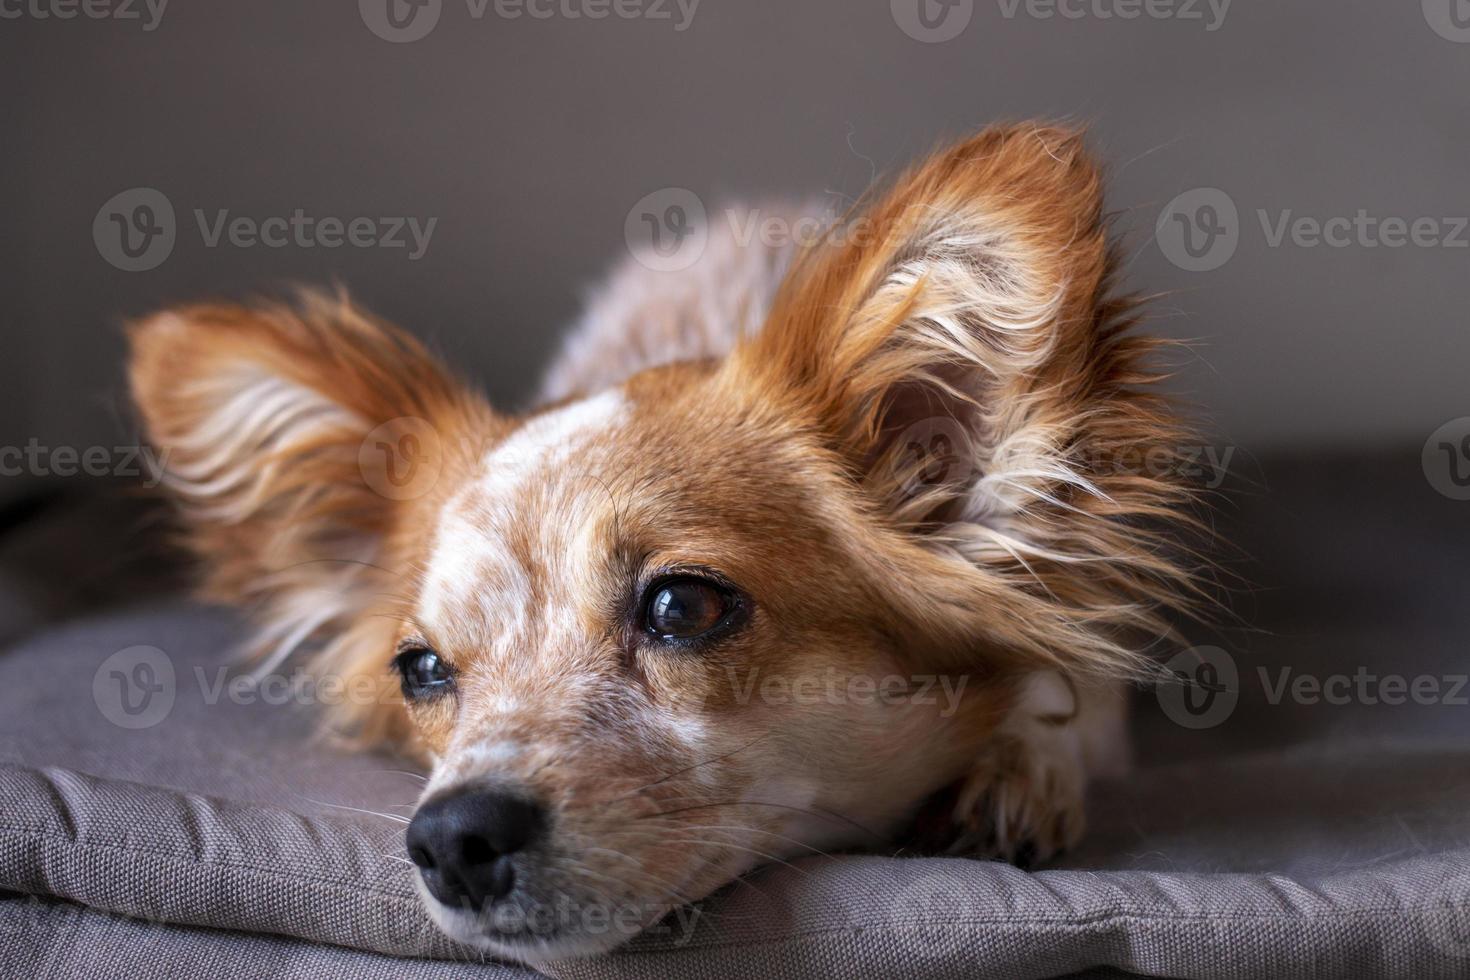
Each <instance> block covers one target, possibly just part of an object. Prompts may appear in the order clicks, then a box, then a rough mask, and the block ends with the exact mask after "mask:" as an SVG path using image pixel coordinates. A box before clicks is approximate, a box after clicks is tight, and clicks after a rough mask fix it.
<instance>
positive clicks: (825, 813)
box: [637, 800, 887, 841]
mask: <svg viewBox="0 0 1470 980" xmlns="http://www.w3.org/2000/svg"><path fill="white" fill-rule="evenodd" d="M724 806H765V807H774V808H776V809H780V810H791V811H793V812H795V813H802V814H805V815H807V816H809V817H820V818H822V819H825V820H833V821H838V822H841V823H844V824H847V825H848V826H849V827H853V828H855V829H857V830H861V831H862V832H863V833H864V834H867V835H868V836H869V837H872V838H873V839H874V840H879V841H886V840H887V838H886V837H884V835H882V834H879V833H877V832H876V831H873V830H869V829H868V828H867V827H864V826H863V825H862V824H860V823H858V822H857V821H855V820H853V819H851V818H849V817H845V816H843V815H842V814H840V813H834V812H832V811H829V810H816V809H808V808H806V807H799V806H792V805H790V804H788V803H766V802H762V801H760V800H729V801H726V802H723V803H700V804H696V805H693V806H686V807H678V808H676V809H673V810H660V811H659V812H658V813H650V814H646V815H644V816H641V817H638V818H637V819H639V820H653V819H655V818H657V817H671V816H674V815H676V814H680V813H689V812H692V811H694V810H710V809H714V808H715V807H724Z"/></svg>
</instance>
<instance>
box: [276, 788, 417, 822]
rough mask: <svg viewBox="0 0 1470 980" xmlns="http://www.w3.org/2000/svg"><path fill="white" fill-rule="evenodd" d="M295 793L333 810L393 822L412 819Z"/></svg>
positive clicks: (309, 801) (310, 801)
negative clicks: (348, 811)
mask: <svg viewBox="0 0 1470 980" xmlns="http://www.w3.org/2000/svg"><path fill="white" fill-rule="evenodd" d="M295 795H297V796H298V797H300V798H301V799H303V800H305V801H306V802H308V803H315V804H316V805H317V806H329V807H331V808H333V809H334V810H350V811H352V812H353V813H365V814H367V815H368V816H372V817H382V818H384V819H385V820H392V821H394V822H395V823H403V824H406V823H412V821H411V820H410V819H409V818H408V817H405V816H402V815H400V814H397V813H383V812H382V811H381V810H368V809H365V808H363V807H360V806H347V805H346V804H345V803H329V802H328V801H326V800H314V799H312V798H311V797H309V796H302V795H301V794H300V793H297V794H295Z"/></svg>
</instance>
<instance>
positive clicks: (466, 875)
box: [408, 789, 545, 909]
mask: <svg viewBox="0 0 1470 980" xmlns="http://www.w3.org/2000/svg"><path fill="white" fill-rule="evenodd" d="M544 823H545V817H544V815H543V814H542V812H541V808H540V807H538V806H537V805H536V804H534V803H531V802H529V801H528V800H526V799H524V798H522V797H519V796H513V795H511V794H509V793H505V792H501V791H499V790H487V789H464V790H456V791H452V792H450V793H448V794H446V795H443V796H437V797H435V798H434V799H431V800H429V801H428V802H427V803H425V804H424V805H423V806H421V807H419V811H418V813H416V814H414V817H413V820H412V821H410V822H409V825H408V856H409V857H410V858H412V859H413V863H414V864H416V865H418V868H419V871H420V873H421V874H422V875H423V879H424V884H425V885H426V886H427V887H428V889H429V892H430V893H431V894H432V895H433V896H434V897H435V898H437V899H438V900H439V901H441V902H443V903H444V904H446V905H451V906H454V907H456V908H463V907H465V906H468V907H469V908H471V909H479V908H481V907H482V906H484V905H486V904H487V903H489V902H493V901H495V900H496V899H498V898H503V897H505V895H506V894H508V893H509V892H510V890H511V889H512V888H513V887H515V875H516V873H515V868H514V866H513V865H512V863H511V859H510V856H511V855H512V854H514V853H515V852H517V851H519V850H521V849H522V848H524V847H526V846H527V845H528V844H530V843H531V841H533V840H534V839H535V838H536V835H537V834H538V833H540V831H541V827H542V825H543V824H544Z"/></svg>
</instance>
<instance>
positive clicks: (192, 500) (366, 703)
mask: <svg viewBox="0 0 1470 980" xmlns="http://www.w3.org/2000/svg"><path fill="white" fill-rule="evenodd" d="M798 217H799V215H798V214H797V213H791V214H788V215H786V216H785V218H783V220H791V221H793V222H795V221H796V220H797V219H798ZM737 224H740V222H734V221H732V222H730V223H729V225H730V227H729V228H723V227H719V226H718V223H716V225H712V227H711V228H710V229H709V230H708V241H707V242H706V244H705V247H704V252H703V254H702V255H701V257H700V258H699V260H698V262H696V263H694V264H693V265H692V266H691V267H690V268H688V269H686V270H683V271H660V270H659V269H657V268H650V267H649V264H645V263H639V262H638V261H635V260H629V261H628V262H627V263H626V264H625V265H624V266H622V267H620V268H619V269H617V270H616V271H615V273H614V274H613V276H612V277H611V278H610V280H609V281H608V282H607V283H606V284H605V285H604V286H603V287H602V288H601V289H600V290H599V291H598V292H596V293H595V294H594V295H593V300H592V302H591V303H590V304H589V307H588V309H587V312H586V313H585V315H584V317H583V318H582V320H581V321H580V323H579V324H578V326H577V328H576V330H575V331H574V332H573V333H572V334H571V336H570V338H569V341H568V343H567V345H566V347H565V349H564V352H563V354H562V356H561V358H560V359H559V361H558V363H557V364H556V365H555V366H554V367H553V369H552V370H551V371H550V372H549V375H548V380H547V382H546V385H545V387H544V391H543V394H544V398H543V401H542V403H541V405H542V407H540V408H538V409H536V410H535V411H532V412H529V413H527V414H524V415H509V414H503V413H501V412H498V411H496V410H495V409H493V408H491V407H490V405H489V404H488V403H487V402H486V401H485V400H483V399H482V398H481V396H480V395H478V394H477V393H475V392H474V391H473V390H471V389H470V388H469V387H467V386H466V385H464V384H462V383H461V382H460V381H459V380H457V379H456V377H455V376H454V374H453V373H451V372H450V371H449V370H446V369H445V367H444V366H442V365H441V364H440V363H438V362H437V361H436V360H435V359H434V358H433V357H431V356H430V355H429V353H427V351H426V350H425V348H424V347H423V346H421V345H420V344H419V343H418V342H417V341H415V340H414V339H413V338H411V337H410V336H408V335H407V334H405V333H403V332H400V331H399V330H397V329H395V328H393V327H390V326H388V325H387V324H384V323H381V322H379V321H377V320H374V319H372V318H371V317H369V316H368V315H366V314H364V313H363V312H361V311H359V310H357V309H355V308H354V307H353V306H352V305H350V304H349V303H348V301H347V300H346V299H345V298H342V297H337V296H325V295H310V296H307V297H306V298H305V299H304V300H302V301H301V302H300V303H298V304H295V305H293V306H284V305H258V306H254V307H248V308H247V307H239V306H232V305H204V306H191V307H186V308H181V309H177V310H173V311H169V312H164V313H160V314H157V315H155V316H152V317H149V318H147V319H145V320H144V321H142V322H139V323H137V324H136V325H134V326H133V327H132V329H131V332H130V336H131V342H132V361H131V381H132V390H133V393H134V396H135V399H136V402H137V404H138V406H139V408H140V410H141V414H142V418H143V422H144V425H145V426H146V429H147V433H148V436H149V438H150V439H151V440H152V441H153V442H154V443H155V444H157V445H158V446H159V447H160V448H164V449H166V450H167V455H166V457H165V458H166V459H167V461H168V463H167V474H166V486H167V487H168V488H169V489H170V490H171V493H172V495H173V496H174V497H175V498H176V500H177V501H178V503H179V505H180V509H181V513H182V518H183V523H184V526H185V528H186V529H187V537H188V541H189V543H190V545H191V546H192V548H193V549H194V551H195V552H196V553H197V554H198V555H199V556H200V558H201V559H202V562H203V564H204V566H205V567H206V569H207V574H206V575H205V581H206V587H205V594H206V595H207V596H208V597H210V598H213V599H218V600H223V601H227V602H230V603H235V604H240V605H244V606H246V607H248V608H249V609H250V610H251V611H252V614H253V615H254V616H255V617H256V618H257V619H258V621H259V623H260V631H259V634H258V637H257V641H258V642H256V643H255V644H254V647H255V649H257V650H258V655H259V656H260V657H261V658H262V662H263V663H264V664H265V665H266V666H267V667H270V666H273V665H274V664H276V663H279V662H280V661H281V659H282V658H284V657H286V656H289V655H291V654H292V652H293V651H296V650H297V649H298V648H309V649H311V650H312V651H314V659H313V661H312V662H313V663H314V664H315V665H316V667H317V668H318V669H319V670H321V671H323V672H325V673H330V674H333V675H336V676H339V677H346V678H348V679H354V680H361V681H362V683H363V684H364V685H366V686H368V687H369V688H371V689H372V690H373V692H374V693H373V695H372V696H370V697H362V698H356V699H353V703H352V704H350V705H348V706H346V708H345V709H344V711H345V716H341V715H338V716H335V717H337V720H338V721H340V722H342V723H344V725H345V726H347V727H350V728H351V729H352V730H354V731H355V732H356V733H357V734H358V735H359V736H360V737H361V738H362V739H363V740H365V741H366V742H373V743H380V744H381V743H385V742H386V743H388V744H391V745H393V746H395V747H396V748H398V749H400V750H402V751H405V752H410V753H414V754H416V755H418V756H420V757H421V758H422V759H423V760H424V762H425V764H426V765H427V766H428V767H429V770H428V771H429V778H428V781H427V783H426V785H425V788H424V792H423V796H422V799H421V800H420V803H419V806H418V808H417V812H416V814H415V816H414V818H413V821H412V823H411V824H410V825H409V828H408V835H407V850H408V854H409V856H410V857H411V859H412V861H413V863H414V864H415V865H416V878H417V881H418V883H419V888H420V892H421V894H422V898H423V902H424V904H425V905H426V906H427V908H428V910H429V912H430V914H431V916H432V917H433V919H434V920H435V921H436V922H437V923H438V924H439V925H440V926H441V927H442V928H443V930H444V931H445V932H446V933H448V934H449V935H450V936H452V937H454V938H456V939H459V940H463V941H465V942H468V943H471V944H475V945H477V946H479V947H481V948H483V949H486V950H489V951H492V952H494V953H496V954H498V955H502V956H506V957H512V958H517V959H521V960H525V961H529V962H541V961H545V960H550V959H555V958H559V957H563V956H571V955H581V954H587V953H592V952H597V951H600V950H605V949H608V948H610V947H612V946H615V945H617V943H618V942H619V941H621V940H623V939H625V938H627V936H628V935H630V934H633V933H635V932H637V931H638V930H639V929H641V928H644V927H646V926H648V925H649V924H651V923H653V922H655V921H657V920H659V919H660V918H661V917H662V916H664V915H666V914H667V913H668V912H669V911H670V910H671V909H673V908H676V907H678V906H679V905H681V904H683V903H686V902H691V901H694V900H697V899H700V898H702V897H704V896H705V895H707V894H709V893H710V892H711V891H713V890H715V889H717V888H719V887H720V886H722V885H725V884H727V883H729V882H731V881H732V880H734V879H735V878H737V877H738V876H740V875H742V874H745V873H746V872H748V871H750V870H751V869H752V868H754V867H756V866H758V865H760V864H761V863H763V862H765V861H767V860H773V859H784V858H789V857H791V856H793V855H800V854H806V853H811V852H812V851H814V850H824V851H826V850H831V849H834V848H867V849H873V848H881V847H885V846H887V847H892V846H894V844H895V843H903V842H906V841H912V840H914V839H915V838H916V837H918V836H922V838H923V839H924V841H925V843H926V845H927V846H939V847H941V848H943V849H947V850H949V851H951V852H953V853H962V854H972V855H980V856H988V857H1000V858H1004V859H1008V860H1016V861H1027V860H1037V859H1044V858H1046V857H1047V856H1049V855H1051V854H1054V853H1055V852H1057V851H1058V850H1060V849H1062V848H1064V847H1066V846H1067V845H1069V844H1071V843H1073V842H1075V841H1076V840H1077V838H1078V836H1079V835H1080V834H1081V832H1082V829H1083V801H1084V790H1085V787H1086V784H1087V781H1088V780H1089V779H1090V778H1093V777H1095V776H1097V775H1098V774H1100V773H1102V774H1117V773H1119V772H1121V771H1122V770H1123V769H1124V768H1125V767H1126V765H1127V759H1128V749H1127V743H1126V740H1125V724H1124V722H1125V719H1124V704H1125V700H1124V697H1123V692H1124V688H1125V685H1124V684H1122V683H1121V681H1122V680H1123V679H1126V678H1128V677H1130V676H1136V675H1137V673H1138V672H1139V671H1140V670H1142V669H1144V665H1145V664H1147V663H1148V660H1149V653H1150V648H1151V647H1152V646H1153V645H1155V644H1156V643H1158V642H1159V641H1160V640H1161V638H1167V637H1169V636H1170V635H1171V634H1170V626H1169V622H1168V618H1169V617H1168V616H1167V612H1168V610H1169V609H1170V608H1171V607H1174V606H1176V605H1178V604H1179V599H1180V597H1181V596H1183V597H1188V596H1189V595H1190V594H1191V592H1192V590H1193V589H1194V584H1193V582H1194V579H1193V578H1192V576H1191V574H1190V572H1189V570H1188V569H1187V568H1186V567H1185V564H1186V563H1185V562H1184V561H1183V560H1182V559H1181V558H1178V557H1171V556H1172V555H1178V554H1180V552H1179V551H1178V549H1176V548H1175V547H1174V545H1175V541H1174V538H1175V536H1176V534H1175V532H1176V531H1177V530H1178V529H1180V528H1181V527H1183V526H1184V525H1186V524H1188V523H1189V521H1190V518H1189V517H1188V514H1189V512H1190V507H1189V504H1190V501H1191V499H1192V491H1191V489H1190V488H1189V487H1188V486H1186V485H1185V484H1184V482H1183V481H1182V480H1180V479H1177V478H1176V476H1175V474H1177V473H1178V472H1179V471H1178V470H1177V469H1174V468H1170V467H1158V466H1150V467H1138V466H1129V465H1118V461H1119V460H1127V459H1137V458H1139V454H1140V449H1141V447H1147V448H1148V449H1150V451H1156V452H1163V453H1167V452H1169V450H1170V448H1171V447H1178V446H1181V445H1183V444H1184V442H1186V441H1187V440H1185V439H1184V438H1183V436H1182V433H1181V431H1180V425H1179V422H1178V421H1177V418H1176V414H1175V413H1174V412H1173V411H1172V410H1171V409H1170V407H1169V404H1168V403H1167V401H1166V400H1165V399H1163V398H1162V397H1161V396H1160V395H1159V394H1158V393H1157V392H1156V391H1155V390H1154V388H1155V385H1154V382H1155V381H1156V380H1157V374H1156V372H1155V369H1154V368H1153V367H1151V362H1152V360H1153V356H1152V355H1153V352H1154V350H1155V348H1156V347H1157V346H1158V343H1159V342H1158V341H1155V340H1150V339H1148V338H1147V337H1142V336H1139V335H1137V334H1136V333H1135V332H1134V330H1133V329H1132V328H1133V326H1134V320H1135V313H1134V309H1135V306H1134V304H1133V303H1131V302H1130V301H1129V300H1128V299H1127V298H1125V297H1119V296H1116V295H1114V294H1113V291H1112V287H1111V279H1112V275H1111V273H1112V269H1113V259H1112V251H1111V249H1110V245H1109V241H1108V234H1107V228H1106V220H1105V217H1104V214H1103V210H1102V194H1101V184H1100V180H1099V175H1098V171H1097V169H1096V168H1095V166H1094V165H1093V164H1092V163H1091V161H1090V160H1089V158H1088V156H1087V155H1086V153H1085V151H1084V148H1083V145H1082V140H1081V138H1080V136H1079V135H1078V134H1077V133H1075V132H1071V131H1068V130H1065V129H1061V128H1055V127H1047V126H1040V125H1022V126H1007V127H997V128H993V129H989V130H986V131H984V132H982V133H981V134H979V135H978V136H975V137H973V138H971V139H968V140H966V141H964V142H961V143H959V144H957V145H954V146H951V147H949V148H947V149H944V150H942V151H941V152H938V153H936V154H934V155H933V156H931V157H930V158H929V159H927V160H925V161H924V162H923V163H921V164H920V165H918V166H916V167H914V168H913V169H911V170H910V171H908V172H907V173H906V174H904V175H903V176H901V177H900V178H899V179H898V180H896V181H894V182H893V183H892V184H891V185H890V186H889V187H888V188H887V189H886V190H885V191H881V192H876V193H874V194H872V195H871V196H870V197H869V199H868V200H867V201H866V203H865V204H864V205H863V206H860V207H858V208H855V209H854V210H853V211H852V212H851V213H849V214H847V215H844V216H842V217H841V218H839V219H837V220H835V221H832V222H831V223H829V224H828V225H827V226H826V227H825V228H824V230H823V231H822V233H821V234H819V235H815V236H810V240H807V241H803V242H795V243H793V242H790V241H787V242H775V243H773V242H771V241H770V240H769V239H770V236H749V235H746V236H744V237H745V239H746V240H745V241H741V240H740V238H741V237H742V236H740V235H738V234H736V233H735V231H734V230H733V229H735V227H736V225H737ZM745 226H746V227H749V225H748V223H746V224H745ZM792 237H795V236H792ZM390 678H391V681H390V680H389V679H390ZM380 688H381V689H382V693H380V692H379V689H380ZM558 903H561V907H567V906H568V904H569V905H570V906H571V907H579V908H583V909H589V908H594V907H596V908H601V909H604V910H605V911H608V912H610V913H611V914H613V915H614V916H619V915H620V916H622V917H623V918H622V920H621V921H624V922H625V923H627V928H626V929H622V930H617V929H611V930H609V929H592V928H590V927H588V925H587V920H586V918H585V917H583V918H578V917H576V916H571V917H561V918H559V919H557V920H556V921H555V922H554V923H553V924H552V925H545V922H546V920H545V918H544V917H538V916H537V915H536V914H535V913H536V911H537V910H538V909H544V908H547V907H553V906H556V905H557V904H558Z"/></svg>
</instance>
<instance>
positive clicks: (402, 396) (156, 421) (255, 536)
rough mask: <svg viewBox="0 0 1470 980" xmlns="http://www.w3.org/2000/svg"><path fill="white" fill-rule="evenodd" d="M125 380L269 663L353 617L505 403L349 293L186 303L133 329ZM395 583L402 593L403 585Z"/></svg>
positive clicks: (217, 592) (209, 564)
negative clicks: (492, 399) (467, 384)
mask: <svg viewBox="0 0 1470 980" xmlns="http://www.w3.org/2000/svg"><path fill="white" fill-rule="evenodd" d="M129 339H130V342H131V347H132V358H131V363H130V370H129V373H130V380H131V386H132V393H133V397H134V400H135V402H136V404H137V406H138V409H139V411H140V413H141V415H142V421H143V424H144V427H145V429H146V430H147V436H148V438H149V440H150V441H151V443H152V444H153V445H154V446H155V447H156V451H157V454H158V458H159V460H160V462H161V464H162V469H163V481H164V486H165V487H166V488H167V489H168V490H169V491H170V492H171V495H172V496H173V497H174V498H175V499H176V500H177V502H178V503H179V505H180V509H181V512H182V517H183V522H184V525H185V531H186V534H187V540H188V543H189V545H190V546H191V547H192V549H193V550H194V551H195V552H196V553H197V554H198V555H199V557H200V558H201V559H202V563H203V565H204V586H205V588H204V592H205V594H206V595H207V596H208V597H210V598H214V599H217V600H220V601H225V602H230V603H236V604H249V605H252V606H253V607H255V611H256V612H257V614H258V615H259V616H260V618H261V619H262V621H263V622H265V623H266V629H265V631H264V635H263V636H262V638H261V640H262V644H261V647H262V648H261V650H260V653H261V654H262V655H264V656H266V657H267V664H268V665H269V664H274V663H275V662H278V661H279V659H280V658H282V657H284V656H285V655H287V654H289V653H290V652H291V651H292V650H293V649H295V648H296V647H297V646H299V645H300V644H301V643H303V642H304V641H306V640H308V639H310V638H312V637H313V636H314V635H315V634H318V633H325V632H329V631H332V630H334V629H337V630H340V629H345V628H349V627H351V626H352V625H353V619H354V618H355V615H356V614H358V613H360V612H361V610H362V609H363V608H364V606H365V605H366V604H368V603H370V602H371V601H372V599H373V596H374V594H375V593H381V592H383V591H385V589H391V588H393V587H394V584H393V583H389V584H388V585H387V586H386V587H385V586H384V584H383V583H382V582H378V581H375V580H374V577H373V570H374V568H375V566H376V565H377V564H378V563H379V562H380V561H381V559H382V554H383V551H384V549H385V547H387V546H388V544H389V542H390V539H391V538H392V537H393V536H394V535H396V534H404V533H408V531H407V528H408V527H409V526H410V525H411V523H412V521H413V519H414V517H415V515H416V514H419V513H422V512H423V510H424V509H425V508H426V507H428V506H429V505H430V504H431V503H432V501H434V500H435V499H437V498H438V496H439V495H441V494H442V493H443V492H445V487H446V485H447V484H448V482H449V481H448V479H447V474H448V471H449V470H450V469H452V468H453V467H454V466H456V465H458V462H459V461H458V457H459V456H460V455H462V454H467V453H473V452H474V448H473V446H471V445H468V443H467V440H468V438H469V437H468V435H463V436H462V435H461V433H466V434H467V433H470V432H475V433H477V434H486V433H490V432H493V431H494V428H493V426H494V417H493V415H492V413H491V412H490V410H489V408H488V407H486V406H485V405H484V403H483V402H481V401H480V400H479V399H478V398H477V397H476V396H475V395H473V394H471V393H470V392H468V391H467V390H466V389H465V388H464V387H462V386H461V385H460V384H459V383H457V382H456V381H455V380H454V379H452V378H451V377H450V376H449V375H448V374H447V373H446V372H445V371H444V370H443V369H442V368H441V367H440V366H439V365H438V364H437V363H436V362H435V360H434V359H433V358H432V357H431V356H430V355H429V354H428V353H427V352H426V351H425V350H424V348H423V347H422V346H421V345H420V344H419V343H418V342H417V341H415V340H414V339H412V338H411V337H409V336H408V335H406V334H404V333H402V332H400V331H398V330H396V329H394V328H392V327H389V326H387V325H385V324H382V323H379V322H376V321H374V320H373V319H371V318H369V317H368V316H366V315H364V314H363V313H361V312H359V311H358V310H356V309H354V308H353V307H352V306H351V305H350V304H349V303H348V301H347V300H346V299H345V298H342V297H328V296H323V295H318V294H310V295H308V296H306V297H305V298H304V299H303V301H302V302H301V304H300V305H299V307H296V308H292V307H288V306H284V305H262V306H256V307H250V308H247V307H240V306H229V305H217V306H193V307H188V308H183V309H178V310H173V311H170V312H165V313H160V314H157V315H154V316H152V317H150V318H148V319H146V320H143V321H141V322H139V323H136V324H133V325H132V326H131V327H130V329H129ZM396 587H397V588H398V589H399V590H400V591H401V590H402V583H397V584H396Z"/></svg>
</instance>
